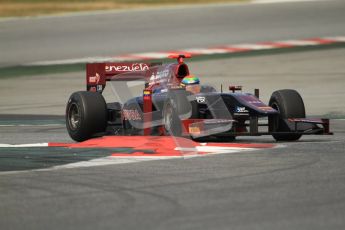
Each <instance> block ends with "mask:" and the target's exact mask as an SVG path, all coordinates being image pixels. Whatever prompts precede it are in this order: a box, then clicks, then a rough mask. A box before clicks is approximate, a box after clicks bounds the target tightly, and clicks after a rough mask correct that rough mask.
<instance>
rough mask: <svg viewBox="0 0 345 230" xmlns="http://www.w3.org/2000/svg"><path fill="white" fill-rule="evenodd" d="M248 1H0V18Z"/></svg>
mask: <svg viewBox="0 0 345 230" xmlns="http://www.w3.org/2000/svg"><path fill="white" fill-rule="evenodd" d="M246 1H248V0H99V1H96V0H0V17H14V16H38V15H49V14H63V13H68V12H81V11H93V10H116V9H119V10H120V9H135V8H144V7H155V6H165V5H176V4H200V3H221V2H222V3H223V2H246Z"/></svg>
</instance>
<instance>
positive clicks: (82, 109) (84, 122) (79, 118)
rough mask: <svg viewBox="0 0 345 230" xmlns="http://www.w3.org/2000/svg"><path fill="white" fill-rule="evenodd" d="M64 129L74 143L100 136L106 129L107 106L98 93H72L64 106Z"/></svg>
mask: <svg viewBox="0 0 345 230" xmlns="http://www.w3.org/2000/svg"><path fill="white" fill-rule="evenodd" d="M66 127H67V131H68V134H69V135H70V137H71V138H72V139H73V140H75V141H78V142H80V141H85V140H88V139H90V138H92V137H94V136H96V134H98V135H101V134H103V133H104V132H105V130H106V127H107V105H106V102H105V100H104V98H103V96H102V95H101V94H100V93H97V92H89V91H79V92H75V93H73V94H72V95H71V96H70V98H69V100H68V102H67V106H66Z"/></svg>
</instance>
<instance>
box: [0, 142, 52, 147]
mask: <svg viewBox="0 0 345 230" xmlns="http://www.w3.org/2000/svg"><path fill="white" fill-rule="evenodd" d="M28 147H48V143H35V144H19V145H12V144H0V148H28Z"/></svg>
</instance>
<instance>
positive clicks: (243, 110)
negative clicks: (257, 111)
mask: <svg viewBox="0 0 345 230" xmlns="http://www.w3.org/2000/svg"><path fill="white" fill-rule="evenodd" d="M235 111H236V113H248V112H249V111H248V110H247V109H246V107H240V106H237V107H236V110H235Z"/></svg>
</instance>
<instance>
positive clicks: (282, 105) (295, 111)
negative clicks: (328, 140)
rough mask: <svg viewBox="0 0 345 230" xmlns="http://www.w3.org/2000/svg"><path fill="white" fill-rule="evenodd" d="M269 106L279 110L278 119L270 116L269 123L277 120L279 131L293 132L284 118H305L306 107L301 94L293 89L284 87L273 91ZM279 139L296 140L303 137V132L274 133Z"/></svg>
mask: <svg viewBox="0 0 345 230" xmlns="http://www.w3.org/2000/svg"><path fill="white" fill-rule="evenodd" d="M269 106H271V107H272V108H274V109H276V110H277V111H278V112H279V117H278V119H274V118H270V119H269V123H271V122H277V124H276V125H277V127H278V128H277V130H276V131H278V132H293V130H291V128H290V127H289V126H288V125H287V124H286V123H285V121H284V120H283V119H287V118H305V108H304V103H303V99H302V97H301V95H300V94H299V93H298V92H297V91H296V90H292V89H283V90H278V91H275V92H273V94H272V96H271V99H270V101H269ZM272 136H273V138H274V139H275V140H277V141H296V140H298V139H300V138H301V136H302V135H301V134H294V133H291V134H273V135H272Z"/></svg>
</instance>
